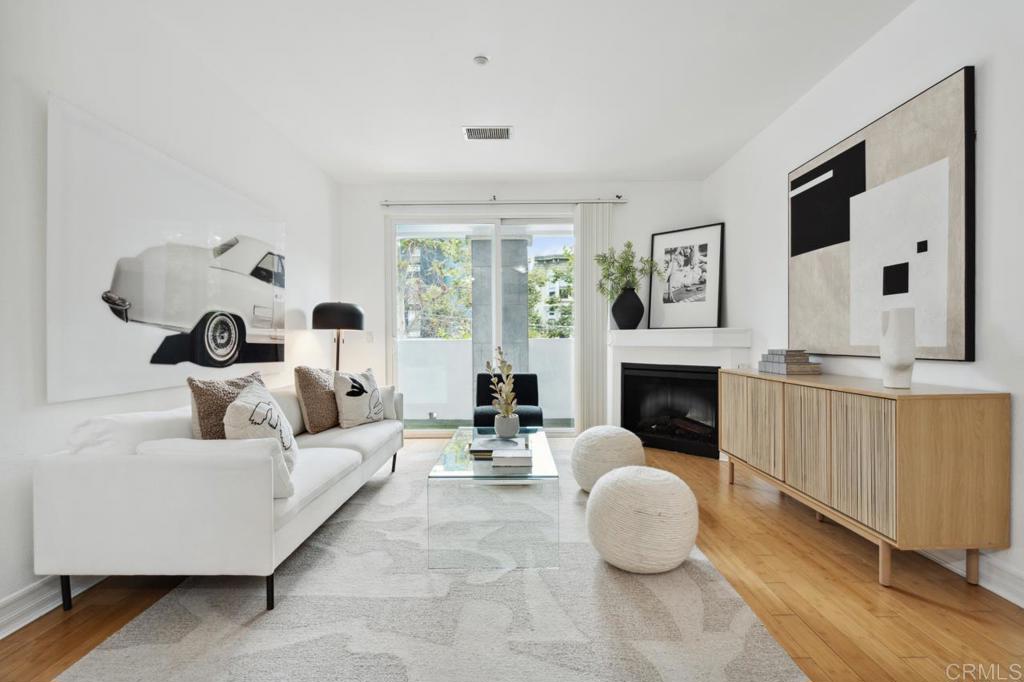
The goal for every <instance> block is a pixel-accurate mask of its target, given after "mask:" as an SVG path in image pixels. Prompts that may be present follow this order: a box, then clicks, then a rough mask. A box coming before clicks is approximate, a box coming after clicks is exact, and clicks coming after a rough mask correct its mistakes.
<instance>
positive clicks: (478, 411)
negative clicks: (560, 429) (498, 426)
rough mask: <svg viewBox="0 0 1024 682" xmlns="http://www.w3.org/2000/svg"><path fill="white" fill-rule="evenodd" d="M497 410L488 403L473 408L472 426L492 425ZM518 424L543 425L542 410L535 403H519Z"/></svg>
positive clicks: (517, 409) (517, 411)
mask: <svg viewBox="0 0 1024 682" xmlns="http://www.w3.org/2000/svg"><path fill="white" fill-rule="evenodd" d="M497 414H498V411H497V410H496V409H494V408H493V407H491V406H489V405H482V406H480V407H475V408H473V426H494V417H495V416H496V415H497ZM516 414H518V415H519V425H520V426H544V410H542V409H541V408H540V407H538V406H537V405H520V406H519V407H517V408H516Z"/></svg>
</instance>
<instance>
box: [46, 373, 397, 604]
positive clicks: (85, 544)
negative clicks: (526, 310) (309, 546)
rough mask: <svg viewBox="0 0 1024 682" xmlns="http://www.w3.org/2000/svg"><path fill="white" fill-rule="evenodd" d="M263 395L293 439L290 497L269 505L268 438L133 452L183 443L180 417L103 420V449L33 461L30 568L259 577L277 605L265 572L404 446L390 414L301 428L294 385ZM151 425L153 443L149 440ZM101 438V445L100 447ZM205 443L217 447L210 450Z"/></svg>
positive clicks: (185, 429)
mask: <svg viewBox="0 0 1024 682" xmlns="http://www.w3.org/2000/svg"><path fill="white" fill-rule="evenodd" d="M272 393H273V395H274V397H275V398H276V400H277V401H278V403H279V404H280V405H281V409H282V411H284V412H285V414H286V416H287V417H288V420H289V422H290V423H291V424H292V427H293V429H294V430H295V432H296V434H297V435H296V441H297V442H298V444H299V455H298V458H297V460H296V464H295V469H294V471H293V472H292V482H293V484H294V487H295V492H294V494H293V495H291V496H290V497H287V498H282V499H274V498H273V472H272V457H271V454H270V453H268V451H267V449H266V447H256V445H257V444H260V443H263V444H264V445H265V444H266V441H248V442H250V443H253V444H254V445H253V447H252V448H251V449H250V448H245V447H242V448H239V447H238V446H237V444H238V443H240V442H245V441H203V442H204V443H211V444H213V443H229V444H232V443H233V444H235V445H234V447H228V446H225V449H224V450H223V452H221V453H216V454H212V453H211V452H209V451H207V452H202V453H196V452H180V453H175V454H161V455H143V454H137V453H136V452H135V451H134V447H133V446H132V445H131V443H132V441H133V439H134V440H136V441H138V440H152V439H164V438H171V437H175V436H177V437H190V436H191V422H190V413H189V411H188V410H183V409H179V410H175V411H168V412H163V413H160V412H156V413H136V414H134V415H119V416H117V417H119V418H120V419H119V420H118V418H116V417H112V418H111V420H113V423H114V427H113V429H114V430H115V431H116V430H118V429H120V430H121V432H120V433H114V434H113V435H112V436H111V435H110V433H109V431H110V429H111V427H110V420H108V423H107V424H106V425H105V426H104V428H105V429H106V430H107V432H108V433H107V435H108V436H109V437H108V438H107V439H106V440H102V439H101V440H100V442H98V443H96V442H92V443H87V444H86V446H81V444H79V445H80V447H78V448H76V449H75V450H69V451H62V452H58V453H55V454H52V455H47V456H44V457H42V458H40V461H39V463H38V465H37V468H36V471H35V482H34V487H35V490H34V508H35V572H36V573H37V574H39V575H59V576H61V588H62V590H61V591H62V596H63V601H64V608H65V609H70V608H71V592H70V578H69V576H72V575H257V576H266V579H267V608H268V609H272V608H274V570H275V569H276V568H277V566H278V565H280V564H281V562H282V561H284V560H285V559H286V558H287V557H288V555H289V554H291V553H292V552H293V551H295V549H296V548H297V547H298V546H299V545H300V544H302V542H303V541H304V540H305V539H306V538H307V537H309V535H310V534H311V533H312V532H313V531H314V530H316V529H317V528H318V527H320V525H321V524H322V523H323V522H324V521H325V520H327V518H328V517H329V516H330V515H331V514H333V513H334V512H335V511H336V510H337V509H338V508H339V507H340V506H341V505H342V504H343V503H344V502H345V501H346V500H347V499H348V498H349V497H351V496H352V495H353V494H354V493H355V492H356V491H357V490H359V488H360V487H362V485H363V484H364V483H365V482H366V481H367V480H368V479H369V478H370V477H371V476H372V475H373V474H374V473H375V472H376V471H377V470H378V469H380V468H381V466H383V465H384V464H385V463H386V462H387V460H388V459H389V458H390V459H391V471H392V472H393V471H394V470H395V462H396V460H397V456H398V450H399V449H400V448H401V447H402V445H403V432H402V421H401V420H402V396H401V394H396V396H395V408H396V413H397V419H389V420H384V421H382V422H376V423H372V424H363V425H361V426H356V427H354V428H350V429H341V428H339V427H335V428H333V429H328V430H327V431H322V432H320V433H316V434H311V433H305V427H304V425H303V423H302V414H301V412H300V410H299V404H298V399H297V398H296V395H295V392H294V389H291V388H286V389H275V390H272ZM147 425H150V426H151V429H150V430H151V431H152V437H151V438H146V437H145V435H146V430H147V429H146V427H147ZM107 443H109V445H106V444H107ZM212 447H216V445H213V446H212Z"/></svg>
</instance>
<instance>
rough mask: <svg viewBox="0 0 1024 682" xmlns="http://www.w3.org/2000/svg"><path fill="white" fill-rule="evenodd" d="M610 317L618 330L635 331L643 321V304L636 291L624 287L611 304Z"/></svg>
mask: <svg viewBox="0 0 1024 682" xmlns="http://www.w3.org/2000/svg"><path fill="white" fill-rule="evenodd" d="M612 317H613V318H614V319H615V324H616V325H618V327H619V329H636V328H637V327H638V326H640V320H642V319H644V304H643V302H642V301H641V300H640V297H639V296H637V295H636V289H634V288H632V287H626V288H625V289H623V290H622V293H621V294H619V296H618V298H616V299H615V302H614V303H612Z"/></svg>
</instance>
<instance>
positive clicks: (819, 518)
mask: <svg viewBox="0 0 1024 682" xmlns="http://www.w3.org/2000/svg"><path fill="white" fill-rule="evenodd" d="M814 520H815V521H817V522H818V523H825V515H824V514H822V513H821V512H819V511H816V512H814Z"/></svg>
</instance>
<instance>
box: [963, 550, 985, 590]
mask: <svg viewBox="0 0 1024 682" xmlns="http://www.w3.org/2000/svg"><path fill="white" fill-rule="evenodd" d="M966 568H967V570H966V571H965V572H966V574H967V576H966V577H967V582H968V583H970V584H971V585H977V584H978V578H979V577H980V573H981V553H980V552H979V551H978V550H976V549H969V550H967V567H966Z"/></svg>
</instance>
